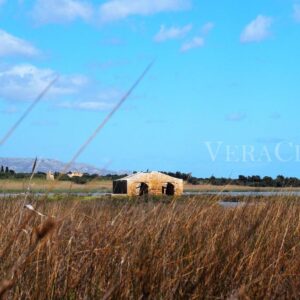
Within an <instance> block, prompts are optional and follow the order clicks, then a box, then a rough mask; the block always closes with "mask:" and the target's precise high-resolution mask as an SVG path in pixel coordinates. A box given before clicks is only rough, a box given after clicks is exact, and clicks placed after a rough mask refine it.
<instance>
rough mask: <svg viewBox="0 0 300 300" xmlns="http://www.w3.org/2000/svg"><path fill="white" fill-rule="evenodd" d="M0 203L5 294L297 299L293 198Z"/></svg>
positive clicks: (299, 222)
mask: <svg viewBox="0 0 300 300" xmlns="http://www.w3.org/2000/svg"><path fill="white" fill-rule="evenodd" d="M218 200H219V199H217V198H209V197H204V196H198V197H193V198H179V199H171V198H162V199H122V200H121V199H119V200H112V199H109V198H101V199H95V200H90V201H83V200H80V199H79V198H77V199H74V198H73V199H72V198H66V199H64V200H61V201H50V200H45V201H43V200H39V201H34V199H31V202H30V203H31V204H32V205H33V206H34V207H35V208H36V210H37V211H39V212H41V213H42V214H44V215H47V216H45V217H43V216H41V215H39V214H38V213H36V212H34V211H31V210H28V209H24V208H23V205H24V200H23V199H12V198H5V199H2V200H0V210H1V219H0V259H1V264H0V276H1V282H0V297H4V298H6V299H299V297H300V281H299V278H300V255H299V252H300V202H299V199H296V198H292V197H286V198H275V197H274V198H257V199H255V200H253V198H252V200H250V199H242V200H243V202H244V203H245V204H244V205H240V206H237V207H235V208H224V207H222V206H220V205H219V204H218Z"/></svg>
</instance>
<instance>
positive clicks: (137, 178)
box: [113, 172, 183, 196]
mask: <svg viewBox="0 0 300 300" xmlns="http://www.w3.org/2000/svg"><path fill="white" fill-rule="evenodd" d="M113 193H114V194H124V195H128V196H142V195H147V194H149V195H169V196H173V195H177V196H179V195H181V194H182V193H183V180H182V179H178V178H174V177H171V176H168V175H166V174H163V173H160V172H147V173H136V174H132V175H129V176H127V177H124V178H121V179H117V180H114V181H113Z"/></svg>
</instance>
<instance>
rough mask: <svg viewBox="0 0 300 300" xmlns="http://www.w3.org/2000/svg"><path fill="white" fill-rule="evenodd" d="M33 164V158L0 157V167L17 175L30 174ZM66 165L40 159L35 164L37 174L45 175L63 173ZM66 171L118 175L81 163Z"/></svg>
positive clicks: (52, 160) (53, 160)
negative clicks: (6, 168)
mask: <svg viewBox="0 0 300 300" xmlns="http://www.w3.org/2000/svg"><path fill="white" fill-rule="evenodd" d="M33 163H34V158H4V157H0V166H4V167H9V169H11V170H14V171H15V172H17V173H30V172H31V170H32V165H33ZM66 165H67V164H66V163H64V162H61V161H58V160H55V159H41V160H40V161H38V164H37V172H44V173H47V172H48V171H52V172H63V171H64V170H65V167H66ZM68 171H78V172H82V173H89V174H98V175H106V174H118V173H119V172H113V171H109V170H106V169H99V168H96V167H94V166H91V165H88V164H83V163H73V164H72V165H71V167H70V168H69V169H68V170H67V172H68Z"/></svg>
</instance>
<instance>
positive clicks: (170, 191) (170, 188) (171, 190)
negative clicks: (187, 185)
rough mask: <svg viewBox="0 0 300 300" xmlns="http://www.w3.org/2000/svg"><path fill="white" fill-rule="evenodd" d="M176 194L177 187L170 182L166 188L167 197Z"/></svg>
mask: <svg viewBox="0 0 300 300" xmlns="http://www.w3.org/2000/svg"><path fill="white" fill-rule="evenodd" d="M174 194H175V186H174V184H172V183H170V182H168V183H167V187H166V195H167V196H174Z"/></svg>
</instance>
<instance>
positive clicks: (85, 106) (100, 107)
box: [57, 101, 112, 111]
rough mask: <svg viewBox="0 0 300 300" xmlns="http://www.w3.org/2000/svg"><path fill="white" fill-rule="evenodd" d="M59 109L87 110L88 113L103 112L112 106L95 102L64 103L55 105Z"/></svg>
mask: <svg viewBox="0 0 300 300" xmlns="http://www.w3.org/2000/svg"><path fill="white" fill-rule="evenodd" d="M57 107H59V108H66V109H75V110H89V111H104V110H108V109H111V108H112V105H111V104H109V103H106V102H97V101H81V102H78V101H75V102H71V101H66V102H62V103H60V104H58V105H57Z"/></svg>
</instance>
